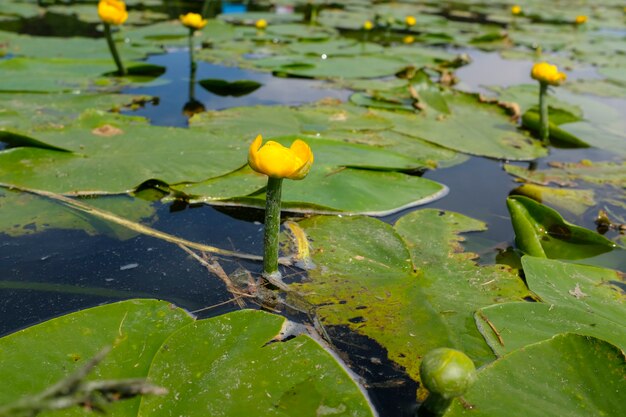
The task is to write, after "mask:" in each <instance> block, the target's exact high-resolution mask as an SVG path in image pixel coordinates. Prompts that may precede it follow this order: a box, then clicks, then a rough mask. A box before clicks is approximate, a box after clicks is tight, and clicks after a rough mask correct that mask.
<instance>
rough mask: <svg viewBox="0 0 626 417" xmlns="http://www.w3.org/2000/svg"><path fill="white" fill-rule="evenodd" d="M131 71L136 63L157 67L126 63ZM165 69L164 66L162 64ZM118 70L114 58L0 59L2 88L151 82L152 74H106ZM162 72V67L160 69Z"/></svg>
mask: <svg viewBox="0 0 626 417" xmlns="http://www.w3.org/2000/svg"><path fill="white" fill-rule="evenodd" d="M125 65H126V67H127V69H128V71H129V73H132V72H133V69H132V68H133V67H134V66H139V67H141V68H142V69H143V68H151V69H154V68H156V67H157V66H155V65H149V66H146V64H144V63H142V62H127V63H125ZM159 68H162V67H159ZM111 71H115V64H114V63H113V60H112V59H81V60H76V59H69V58H47V59H43V58H11V59H6V60H2V61H0V91H5V92H6V91H11V92H34V93H56V92H77V91H79V92H80V91H81V90H98V89H106V90H116V89H119V88H121V87H123V86H127V85H130V84H132V83H134V82H138V83H141V82H147V81H151V80H152V79H153V77H152V76H151V75H149V76H145V75H143V71H142V74H139V75H136V76H132V75H129V76H126V77H105V74H106V73H109V72H111ZM161 72H162V69H161Z"/></svg>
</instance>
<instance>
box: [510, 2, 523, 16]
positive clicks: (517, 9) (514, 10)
mask: <svg viewBox="0 0 626 417" xmlns="http://www.w3.org/2000/svg"><path fill="white" fill-rule="evenodd" d="M511 13H513V14H514V15H516V16H517V15H520V14H522V8H521V7H520V6H518V5H517V4H516V5H515V6H513V7H511Z"/></svg>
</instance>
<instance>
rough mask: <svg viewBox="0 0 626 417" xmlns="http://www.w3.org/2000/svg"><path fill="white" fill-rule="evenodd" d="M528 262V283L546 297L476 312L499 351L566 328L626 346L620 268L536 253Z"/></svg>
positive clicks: (504, 351)
mask: <svg viewBox="0 0 626 417" xmlns="http://www.w3.org/2000/svg"><path fill="white" fill-rule="evenodd" d="M522 264H523V267H524V275H525V277H526V282H527V283H528V287H529V288H530V290H531V291H533V292H534V293H535V294H536V295H537V296H539V298H540V299H541V301H543V302H537V303H528V302H526V303H505V304H498V305H494V306H490V307H486V308H482V309H481V310H479V311H478V313H477V314H476V322H477V324H478V326H479V328H480V331H481V333H482V334H483V336H485V339H486V340H487V343H488V344H489V346H491V348H492V349H493V351H494V352H495V353H496V354H497V355H498V356H502V355H503V354H506V353H508V352H511V351H513V350H515V349H519V348H521V347H523V346H525V345H529V344H531V343H535V342H538V341H541V340H544V339H548V338H550V337H552V336H554V335H555V334H558V333H566V332H576V333H579V334H584V335H589V336H594V337H598V338H600V339H604V340H607V341H609V342H611V343H613V344H615V345H616V346H619V347H620V348H622V349H626V326H625V325H624V323H623V316H624V313H625V312H626V305H625V303H624V301H625V297H624V293H623V290H621V289H620V288H619V287H618V285H619V284H622V285H623V283H624V278H623V276H622V275H621V274H620V273H619V272H617V271H614V270H611V269H604V268H597V267H592V266H586V265H576V264H569V263H565V262H561V261H555V260H550V259H542V258H535V257H531V256H525V257H524V258H522ZM490 326H494V327H493V328H492V327H490ZM494 328H495V329H496V330H497V331H498V334H496V333H494V330H493V329H494Z"/></svg>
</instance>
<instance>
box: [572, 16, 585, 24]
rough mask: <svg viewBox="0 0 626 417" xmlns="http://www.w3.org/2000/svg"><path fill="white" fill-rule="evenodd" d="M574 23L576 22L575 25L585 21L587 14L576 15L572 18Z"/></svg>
mask: <svg viewBox="0 0 626 417" xmlns="http://www.w3.org/2000/svg"><path fill="white" fill-rule="evenodd" d="M574 23H576V24H577V25H582V24H583V23H587V16H585V15H584V14H581V15H579V16H576V19H574Z"/></svg>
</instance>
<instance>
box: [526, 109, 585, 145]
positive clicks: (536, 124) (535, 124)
mask: <svg viewBox="0 0 626 417" xmlns="http://www.w3.org/2000/svg"><path fill="white" fill-rule="evenodd" d="M548 120H549V121H548V126H549V138H550V142H551V143H553V144H555V145H558V146H561V147H566V148H589V147H590V146H591V145H589V143H587V142H585V141H584V140H583V139H581V138H579V137H578V136H576V135H573V134H571V133H569V132H567V131H566V130H563V129H561V128H560V127H559V125H558V124H557V123H554V122H553V120H552V117H548ZM522 126H524V127H525V128H527V129H529V130H530V131H532V132H535V133H537V134H538V132H539V131H540V126H541V118H540V116H539V112H537V111H536V110H528V111H527V112H526V113H524V114H523V115H522Z"/></svg>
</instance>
